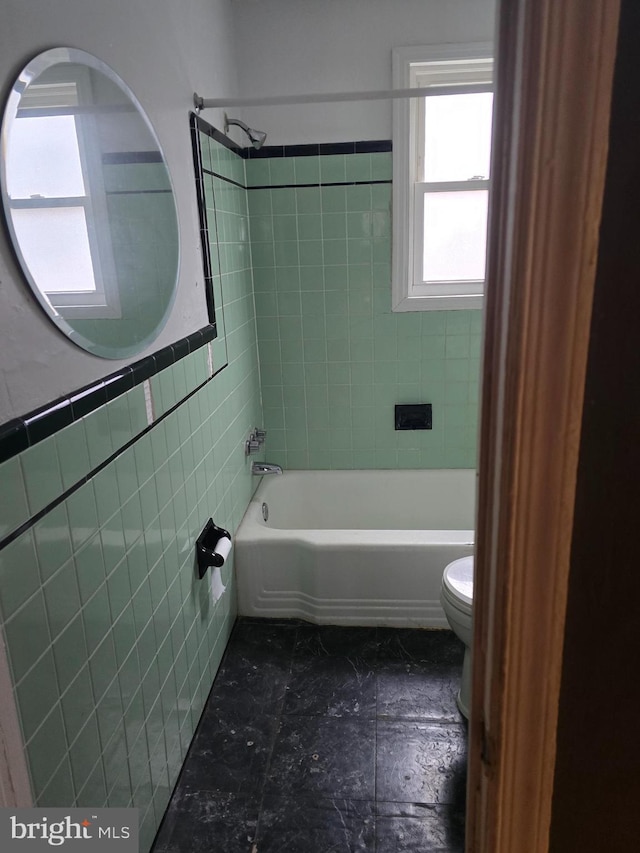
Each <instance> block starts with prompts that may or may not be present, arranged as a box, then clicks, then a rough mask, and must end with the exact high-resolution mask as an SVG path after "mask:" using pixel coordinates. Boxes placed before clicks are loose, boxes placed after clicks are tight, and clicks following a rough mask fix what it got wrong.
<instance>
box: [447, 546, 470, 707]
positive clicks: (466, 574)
mask: <svg viewBox="0 0 640 853" xmlns="http://www.w3.org/2000/svg"><path fill="white" fill-rule="evenodd" d="M440 603H441V604H442V607H443V609H444V613H445V616H446V617H447V622H448V623H449V625H450V626H451V630H452V631H453V632H454V634H455V635H456V636H457V637H458V638H459V639H460V640H462V642H463V643H464V663H463V664H462V681H461V683H460V690H459V691H458V696H457V702H458V708H459V709H460V713H461V714H463V716H465V717H466V718H467V719H469V708H470V706H471V640H472V636H473V631H472V627H471V610H472V606H473V557H462V558H461V559H459V560H454V561H453V562H452V563H449V565H448V566H447V567H446V569H445V570H444V574H443V575H442V589H441V592H440Z"/></svg>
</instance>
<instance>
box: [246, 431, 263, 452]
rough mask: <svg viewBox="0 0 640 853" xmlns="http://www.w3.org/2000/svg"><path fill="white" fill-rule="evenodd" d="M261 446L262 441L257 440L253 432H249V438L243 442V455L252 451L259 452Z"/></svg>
mask: <svg viewBox="0 0 640 853" xmlns="http://www.w3.org/2000/svg"><path fill="white" fill-rule="evenodd" d="M261 447H262V442H261V441H259V440H258V439H257V438H256V436H255V433H253V432H252V433H251V435H250V436H249V438H248V439H247V440H246V441H245V443H244V455H245V456H251V454H252V453H259V452H260V448H261Z"/></svg>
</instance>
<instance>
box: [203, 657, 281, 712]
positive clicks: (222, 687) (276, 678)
mask: <svg viewBox="0 0 640 853" xmlns="http://www.w3.org/2000/svg"><path fill="white" fill-rule="evenodd" d="M274 657H275V660H273V661H272V660H269V659H266V658H263V659H261V660H256V659H254V658H252V657H251V656H247V657H242V658H241V657H238V656H233V657H232V656H225V659H224V662H223V664H222V666H221V667H220V670H219V672H218V674H217V676H216V679H215V682H214V685H213V690H212V692H211V695H210V697H209V700H208V705H207V708H208V710H210V711H211V712H213V713H224V714H226V713H229V712H233V713H234V714H236V715H237V716H238V717H240V718H242V717H245V716H249V717H253V716H254V715H255V714H256V713H258V712H263V713H265V714H268V715H272V714H276V713H279V712H280V710H281V708H282V703H283V701H284V697H285V692H286V687H287V684H288V682H289V677H290V668H291V663H290V660H289V658H287V659H286V660H285V659H279V658H278V657H277V655H276V656H274Z"/></svg>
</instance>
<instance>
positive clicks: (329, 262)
mask: <svg viewBox="0 0 640 853" xmlns="http://www.w3.org/2000/svg"><path fill="white" fill-rule="evenodd" d="M365 145H366V143H365ZM346 147H347V146H345V148H346ZM363 147H364V146H363ZM371 147H375V146H371ZM380 147H383V144H382V145H381V146H380ZM310 148H311V146H310ZM303 149H304V147H301V149H300V150H303ZM357 150H358V144H357V143H356V147H355V151H354V153H347V154H326V155H323V154H322V153H320V154H315V155H312V156H284V157H282V156H281V157H269V158H261V159H249V160H248V161H247V163H246V174H247V182H248V185H249V187H253V188H252V189H250V190H249V213H250V226H251V247H252V257H253V269H254V286H255V291H256V314H257V317H258V341H259V349H260V373H261V382H262V398H263V404H264V416H265V426H266V427H267V429H268V437H267V453H268V457H269V461H271V462H277V463H279V464H281V465H283V466H284V467H286V468H316V469H317V468H396V467H399V468H416V467H426V468H473V467H474V466H475V463H476V432H477V408H478V407H477V400H478V376H479V357H480V334H481V312H480V311H440V312H434V311H425V312H420V313H392V311H391V283H390V282H391V157H392V155H391V152H390V151H374V152H372V153H356V152H357ZM395 403H432V404H433V429H432V430H431V431H395V430H394V404H395Z"/></svg>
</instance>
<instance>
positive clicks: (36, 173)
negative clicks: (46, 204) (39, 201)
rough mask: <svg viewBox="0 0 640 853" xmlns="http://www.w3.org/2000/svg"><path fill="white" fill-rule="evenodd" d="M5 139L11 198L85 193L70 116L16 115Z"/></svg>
mask: <svg viewBox="0 0 640 853" xmlns="http://www.w3.org/2000/svg"><path fill="white" fill-rule="evenodd" d="M9 140H10V145H9V149H8V155H7V156H8V161H9V162H8V166H7V175H8V181H7V183H8V187H7V189H8V191H9V195H10V196H11V198H33V197H34V196H44V197H45V198H65V197H69V196H83V195H85V190H84V180H83V177H82V167H81V165H80V150H79V147H78V135H77V133H76V120H75V117H74V116H40V117H37V118H19V119H18V120H17V121H16V122H15V124H14V126H13V128H12V129H11V134H10V135H9Z"/></svg>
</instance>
